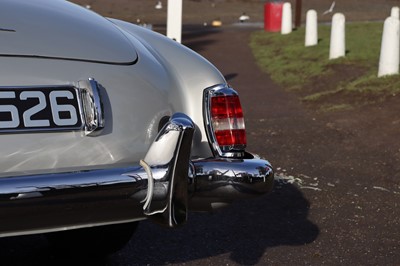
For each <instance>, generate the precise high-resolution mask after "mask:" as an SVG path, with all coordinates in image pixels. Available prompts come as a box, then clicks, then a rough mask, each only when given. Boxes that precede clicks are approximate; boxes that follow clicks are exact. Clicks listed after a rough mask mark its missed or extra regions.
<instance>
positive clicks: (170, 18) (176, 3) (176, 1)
mask: <svg viewBox="0 0 400 266" xmlns="http://www.w3.org/2000/svg"><path fill="white" fill-rule="evenodd" d="M167 37H169V38H171V39H173V40H175V41H177V42H179V43H181V42H182V0H168V11H167Z"/></svg>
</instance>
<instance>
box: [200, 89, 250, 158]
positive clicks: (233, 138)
mask: <svg viewBox="0 0 400 266" xmlns="http://www.w3.org/2000/svg"><path fill="white" fill-rule="evenodd" d="M203 114H204V123H205V128H206V132H207V137H208V140H209V143H210V145H211V148H212V150H213V153H214V155H216V156H219V157H229V158H236V157H239V158H240V157H243V156H244V150H245V148H246V128H245V123H244V116H243V110H242V106H241V104H240V99H239V95H238V93H237V92H236V91H235V90H234V89H232V88H231V87H229V86H228V85H226V84H223V85H217V86H214V87H211V88H207V89H206V90H205V91H204V105H203Z"/></svg>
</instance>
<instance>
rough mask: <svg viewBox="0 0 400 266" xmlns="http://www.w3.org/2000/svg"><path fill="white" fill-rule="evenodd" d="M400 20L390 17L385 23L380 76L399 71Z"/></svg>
mask: <svg viewBox="0 0 400 266" xmlns="http://www.w3.org/2000/svg"><path fill="white" fill-rule="evenodd" d="M399 29H400V20H399V19H397V18H394V17H388V18H387V19H386V20H385V24H384V25H383V34H382V44H381V55H380V57H379V70H378V77H382V76H386V75H395V74H398V73H399V37H400V36H399Z"/></svg>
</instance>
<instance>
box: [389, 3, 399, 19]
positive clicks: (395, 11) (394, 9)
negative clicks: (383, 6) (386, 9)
mask: <svg viewBox="0 0 400 266" xmlns="http://www.w3.org/2000/svg"><path fill="white" fill-rule="evenodd" d="M390 16H391V17H394V18H397V19H399V18H400V8H399V7H398V6H394V7H392V9H391V10H390Z"/></svg>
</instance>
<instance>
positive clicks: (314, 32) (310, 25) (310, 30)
mask: <svg viewBox="0 0 400 266" xmlns="http://www.w3.org/2000/svg"><path fill="white" fill-rule="evenodd" d="M317 20H318V18H317V11H315V10H314V9H310V10H308V11H307V17H306V40H305V46H306V47H307V46H314V45H317V44H318V21H317Z"/></svg>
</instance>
